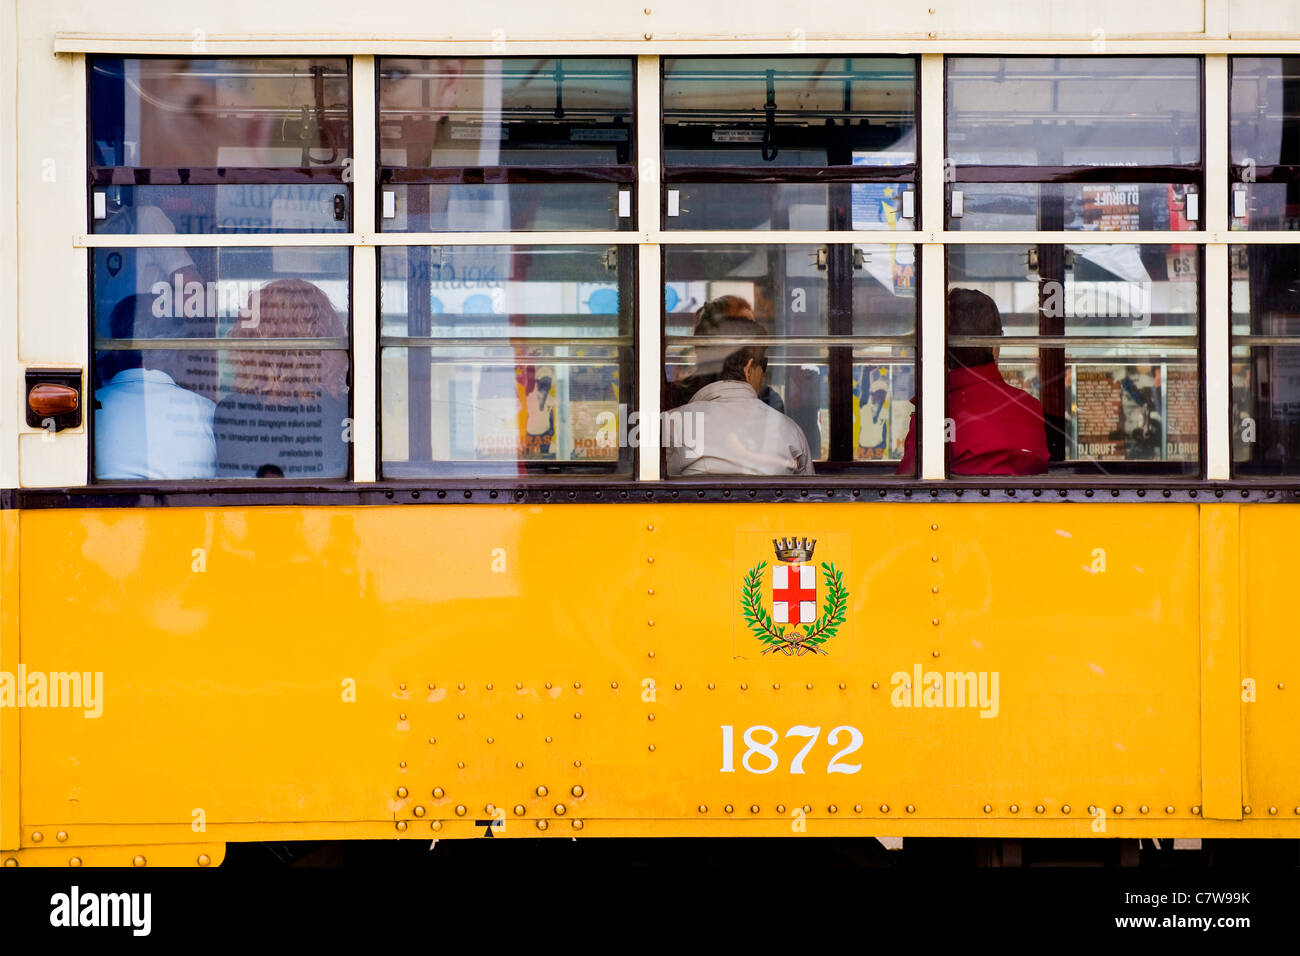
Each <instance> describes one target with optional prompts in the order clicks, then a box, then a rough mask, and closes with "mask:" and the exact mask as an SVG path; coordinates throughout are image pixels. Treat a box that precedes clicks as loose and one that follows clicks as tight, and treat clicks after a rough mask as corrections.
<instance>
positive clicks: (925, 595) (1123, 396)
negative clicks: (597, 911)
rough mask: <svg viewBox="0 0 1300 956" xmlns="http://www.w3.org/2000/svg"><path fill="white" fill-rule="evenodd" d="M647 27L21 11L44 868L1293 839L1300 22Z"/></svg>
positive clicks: (6, 770) (8, 831)
mask: <svg viewBox="0 0 1300 956" xmlns="http://www.w3.org/2000/svg"><path fill="white" fill-rule="evenodd" d="M645 3H646V4H649V5H648V6H643V5H641V4H638V5H636V6H635V7H633V6H631V5H626V4H624V5H610V4H593V3H586V2H575V3H570V4H569V5H568V6H567V7H566V8H565V9H564V11H563V13H562V15H560V16H556V15H555V14H554V13H552V12H551V11H549V10H546V9H543V8H541V7H536V6H530V5H527V4H521V3H510V2H501V3H487V4H474V5H469V6H463V7H445V6H443V7H437V6H430V5H427V4H414V3H407V2H397V3H395V4H389V5H387V6H386V7H384V8H383V10H382V11H378V12H376V11H373V10H369V9H362V8H360V7H358V6H357V5H355V4H348V3H337V2H334V0H315V2H312V3H303V2H298V0H292V2H284V3H276V4H264V5H262V6H261V7H259V8H257V9H252V8H238V9H236V8H230V9H224V8H219V7H204V8H199V7H198V6H196V5H193V4H174V3H162V2H157V0H139V2H135V3H132V4H129V5H108V4H94V3H83V2H74V0H46V2H43V3H35V2H30V0H0V21H2V22H3V31H2V32H0V169H2V170H4V182H5V184H6V187H7V188H6V189H5V190H4V197H3V199H0V394H3V395H4V396H6V398H5V401H4V402H3V403H0V489H2V490H0V559H2V560H0V859H2V860H3V862H4V864H5V865H48V866H80V865H103V866H127V865H132V864H134V865H137V866H144V865H198V866H209V865H217V864H220V863H221V862H222V860H223V859H224V856H225V852H226V847H227V845H229V844H232V843H248V842H260V841H272V840H274V841H288V840H318V841H319V840H390V839H415V840H430V839H431V838H432V839H450V838H476V837H482V836H484V835H488V834H491V835H493V836H496V837H500V838H511V837H538V836H541V837H557V836H558V837H566V838H568V837H612V836H620V837H637V836H645V837H655V836H771V837H786V838H791V839H797V838H800V837H805V836H870V837H879V838H884V839H886V840H897V839H898V838H903V839H907V838H912V837H972V838H997V839H1032V838H1058V837H1060V838H1079V839H1085V840H1086V839H1105V838H1116V837H1118V838H1130V839H1132V838H1156V839H1176V840H1177V839H1191V840H1196V839H1203V838H1239V837H1250V838H1259V837H1263V838H1291V839H1294V838H1296V837H1297V836H1300V757H1297V751H1296V748H1295V747H1294V745H1293V740H1292V736H1291V735H1292V733H1294V728H1295V727H1296V725H1297V723H1298V722H1300V651H1298V650H1297V647H1296V643H1295V641H1294V639H1293V633H1292V632H1291V630H1290V627H1291V625H1292V620H1293V609H1292V607H1291V599H1292V597H1294V592H1293V591H1292V590H1291V589H1292V587H1294V580H1293V578H1294V575H1293V572H1292V565H1291V561H1290V558H1291V552H1292V550H1293V542H1294V541H1295V539H1296V536H1297V534H1300V508H1297V507H1296V505H1295V503H1296V502H1300V447H1298V445H1300V424H1298V423H1300V419H1297V417H1296V416H1297V409H1300V375H1298V374H1297V372H1296V369H1297V368H1298V367H1300V365H1292V364H1291V359H1293V358H1295V357H1297V356H1300V326H1298V325H1296V322H1297V316H1300V243H1298V242H1297V241H1296V235H1297V233H1296V231H1295V230H1296V229H1297V228H1298V226H1297V223H1300V192H1298V191H1300V185H1298V184H1300V39H1296V37H1297V36H1300V12H1297V10H1296V9H1295V8H1293V7H1290V6H1285V5H1281V4H1278V3H1275V2H1272V0H1232V2H1228V0H1159V2H1155V3H1150V4H1146V5H1134V4H1130V3H1121V2H1112V0H1071V2H1068V3H1067V2H1064V0H1038V2H1033V3H1011V2H1006V0H996V2H995V0H930V3H929V4H928V5H927V4H896V3H882V2H875V0H873V2H871V3H868V4H866V5H865V6H864V5H863V4H840V3H832V4H822V5H819V6H816V7H801V8H800V9H798V10H793V9H791V8H790V7H789V6H788V5H782V4H776V3H771V2H766V0H764V2H760V3H757V4H751V5H750V6H749V7H748V8H747V9H746V14H745V16H744V17H743V19H741V18H737V17H736V15H735V11H734V10H731V9H728V8H725V7H724V6H723V5H701V4H688V3H682V2H679V0H645ZM955 289H966V290H973V291H975V292H978V293H980V295H981V296H982V300H981V301H983V300H988V301H990V302H992V303H994V304H995V305H996V307H997V308H996V314H997V315H998V316H999V317H1000V323H1001V325H1000V327H999V328H998V329H995V330H988V329H985V330H983V331H979V330H976V331H971V330H970V329H965V328H961V327H958V326H957V324H956V323H955V322H954V319H953V315H952V314H951V311H950V310H949V309H946V308H945V303H946V302H947V301H948V300H949V295H950V293H951V291H952V290H955ZM735 300H741V301H743V302H744V303H745V308H746V309H747V310H748V312H747V313H746V314H747V316H748V318H746V319H744V321H746V322H751V323H756V324H757V326H758V327H760V328H761V329H762V331H763V338H762V341H761V346H762V349H761V353H762V354H761V359H762V361H761V363H760V364H761V369H760V370H759V371H753V369H755V368H759V365H757V364H754V362H753V361H751V362H750V365H748V366H746V367H747V368H749V369H750V372H746V373H745V374H746V375H749V374H751V373H752V375H753V376H754V377H753V378H741V379H738V380H735V381H733V384H737V387H741V388H749V387H751V386H752V388H753V392H752V396H751V397H754V400H755V401H758V400H761V401H762V402H763V403H764V404H765V407H766V408H767V409H769V411H764V412H763V414H764V415H768V416H769V418H771V416H776V417H775V418H771V420H772V421H774V422H775V421H777V420H780V422H782V425H781V426H780V427H782V428H786V429H787V430H790V431H789V434H791V435H794V436H795V438H794V439H792V441H794V442H795V443H796V444H798V443H801V442H806V448H805V449H804V451H803V452H798V453H793V452H792V454H793V459H792V460H794V459H799V460H800V462H801V464H800V466H799V467H798V468H790V469H787V470H786V471H784V472H782V471H781V469H776V470H770V469H769V470H765V469H764V468H759V467H755V468H741V467H733V468H731V469H730V470H729V469H728V466H726V465H725V464H724V465H722V466H718V465H716V464H715V465H711V466H708V467H705V466H703V465H701V466H698V467H696V466H693V465H692V466H685V467H683V466H682V465H681V463H680V460H679V459H677V458H675V457H674V456H675V453H676V452H677V451H678V450H680V449H681V448H691V447H693V446H692V443H696V444H698V443H700V442H705V441H710V440H713V439H710V438H709V437H708V435H707V434H693V433H692V431H691V429H692V427H693V425H694V424H695V423H696V419H692V418H690V417H689V416H690V409H692V408H695V407H696V406H695V405H694V404H693V403H692V402H688V401H686V400H685V399H686V398H688V397H689V395H690V394H693V393H691V392H689V390H688V391H686V392H684V391H683V390H684V389H688V385H689V383H690V382H691V381H692V376H698V375H700V374H702V372H701V370H702V369H704V368H705V367H706V366H707V365H708V364H709V363H710V362H716V364H718V365H720V366H721V367H723V368H724V369H725V367H726V366H725V361H730V358H731V357H732V356H734V355H735V354H738V353H737V351H736V350H737V349H742V348H751V347H754V345H755V343H754V341H752V340H750V339H746V338H745V337H744V336H740V337H737V335H736V333H735V331H734V328H733V327H732V326H719V327H718V328H715V329H712V330H711V329H710V327H707V324H706V323H705V322H704V320H703V319H702V318H701V316H702V315H706V314H707V313H708V310H709V309H711V308H714V306H715V304H716V303H718V302H722V301H733V302H734V301H735ZM733 321H734V320H733ZM748 327H749V326H745V328H748ZM719 329H722V330H723V331H719ZM726 329H732V331H731V332H727V331H726ZM961 349H965V350H968V351H970V350H976V351H979V350H993V351H991V352H990V354H991V355H992V356H994V358H992V359H989V360H988V361H990V362H993V363H994V364H993V367H994V368H995V371H996V374H997V375H998V376H1000V380H1001V381H1002V383H1003V384H1002V385H1001V386H999V387H1003V388H1006V389H1010V391H1008V392H1005V393H1004V394H1006V395H1013V396H1015V397H1014V398H1013V399H1012V401H1013V402H1015V403H1021V404H1023V405H1024V407H1032V408H1033V409H1035V410H1036V411H1035V414H1036V415H1037V416H1039V417H1038V421H1039V423H1040V424H1039V426H1038V428H1039V431H1040V432H1041V434H1042V436H1043V439H1044V440H1045V451H1044V452H1043V461H1044V462H1045V464H1043V465H1042V467H1041V468H1036V469H1032V470H1029V471H1031V472H1032V473H1027V471H1026V470H1023V469H1021V470H1017V469H1016V468H1004V467H1002V466H1000V465H997V464H990V463H989V462H988V461H987V460H986V461H985V463H984V465H969V464H968V465H965V466H963V465H960V464H959V460H958V458H957V457H954V456H955V454H956V452H955V449H956V447H957V446H958V445H959V444H960V442H961V441H963V440H964V437H963V436H964V435H965V434H969V433H964V432H963V431H962V427H963V426H961V425H960V424H959V419H958V417H957V416H956V412H955V411H954V406H953V403H954V401H955V400H954V399H953V395H954V392H953V390H952V384H951V381H952V380H951V378H950V376H951V374H952V373H951V372H949V371H948V368H949V364H950V363H951V361H952V358H951V356H952V355H953V354H954V350H961ZM754 356H755V357H760V356H759V353H757V352H756V353H754ZM724 360H725V361H724ZM724 378H725V375H724ZM946 383H947V384H946ZM693 387H696V388H698V387H699V382H698V381H696V383H695V386H693ZM747 394H748V393H747ZM945 395H947V403H946V400H945ZM1025 396H1032V399H1029V398H1025ZM200 421H201V422H202V423H203V426H202V427H201V428H200V427H198V425H196V424H195V423H196V422H200ZM774 427H775V426H774ZM954 430H955V431H956V434H954ZM714 434H715V435H716V434H717V432H716V430H715V432H714ZM742 444H743V436H742ZM701 447H702V446H701ZM792 447H793V446H792ZM1293 452H1294V453H1293ZM719 456H720V459H725V458H726V455H725V454H722V453H715V459H719ZM801 456H802V457H801ZM778 457H780V456H778ZM783 467H784V466H783ZM791 472H795V473H791Z"/></svg>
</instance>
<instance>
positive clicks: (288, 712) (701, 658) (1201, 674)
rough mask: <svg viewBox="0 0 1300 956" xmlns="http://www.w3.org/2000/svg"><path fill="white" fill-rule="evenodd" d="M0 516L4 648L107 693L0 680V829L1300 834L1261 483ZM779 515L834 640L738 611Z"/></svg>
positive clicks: (205, 836)
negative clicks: (1020, 492) (15, 693)
mask: <svg viewBox="0 0 1300 956" xmlns="http://www.w3.org/2000/svg"><path fill="white" fill-rule="evenodd" d="M0 517H2V520H3V522H4V523H3V525H0V528H3V529H4V531H5V534H4V536H3V538H2V539H0V540H3V541H4V542H5V556H6V562H5V573H4V576H3V578H2V579H0V580H3V587H4V591H3V594H0V609H3V610H0V613H2V614H3V615H5V616H4V617H3V618H0V622H3V624H4V627H3V630H0V655H2V656H3V660H4V661H5V667H6V668H14V667H16V666H17V664H18V663H19V661H18V660H17V658H18V656H20V657H21V661H20V662H21V664H22V666H23V667H24V668H25V670H26V673H27V674H29V675H30V674H34V673H42V674H50V673H64V674H66V673H70V672H73V671H76V672H79V673H81V674H88V675H95V674H102V681H103V684H102V686H103V691H102V697H101V699H100V700H99V701H98V703H97V704H96V706H97V707H98V708H99V709H100V713H99V715H98V716H95V715H94V714H93V712H92V710H93V708H91V707H87V706H84V705H85V704H86V701H82V704H83V706H82V707H80V708H78V707H75V706H68V705H64V706H49V704H50V703H52V701H49V700H47V702H46V706H29V707H25V708H23V709H9V708H5V709H3V710H0V721H3V723H2V724H0V726H2V727H3V728H5V732H6V733H10V731H11V730H12V728H14V727H15V725H17V726H19V727H20V733H21V748H22V754H23V759H22V762H21V764H20V765H19V766H18V768H17V772H18V777H17V779H18V780H19V781H20V784H21V792H20V793H17V794H11V789H10V788H12V785H13V781H14V780H15V772H14V767H13V765H12V764H11V762H10V761H11V753H12V750H11V746H12V744H11V740H10V737H8V736H7V737H5V738H4V740H5V743H6V747H5V749H4V751H3V753H0V760H2V761H3V764H4V765H3V767H0V771H3V774H4V776H3V778H2V779H3V780H4V781H5V786H6V789H5V790H4V791H3V792H4V793H6V794H11V795H10V796H9V797H7V798H6V803H5V813H6V821H5V826H6V831H5V832H9V831H8V829H7V828H9V827H13V830H14V832H16V833H17V834H18V837H19V838H18V840H17V841H16V842H17V844H18V845H19V846H20V847H21V849H20V851H19V852H18V854H16V857H17V858H18V859H20V860H21V861H25V857H26V855H27V854H28V853H29V851H37V852H38V853H40V854H41V855H42V859H44V858H45V856H47V855H48V853H47V851H48V850H49V849H50V847H51V845H52V843H53V841H54V840H55V835H56V834H58V833H60V832H62V833H64V834H65V839H64V840H63V841H60V843H59V846H61V847H64V848H66V847H74V846H111V847H122V846H128V845H146V844H149V845H169V846H178V847H183V848H185V852H186V853H188V852H189V850H190V849H191V848H192V846H190V845H199V844H202V845H205V846H206V845H215V844H224V843H227V842H236V841H247V840H267V839H328V838H335V839H362V838H372V839H373V838H390V837H391V838H420V839H428V838H430V837H435V838H456V837H481V836H483V835H484V834H485V833H486V832H487V826H488V824H489V822H492V821H495V823H496V826H497V827H499V829H498V830H496V831H495V835H497V836H502V837H511V836H565V837H568V836H619V835H622V836H626V835H670V834H686V835H704V834H714V835H786V836H798V835H803V834H812V835H823V836H829V835H840V834H857V835H873V836H884V835H901V836H920V835H931V836H1019V837H1032V836H1054V837H1055V836H1063V837H1091V836H1110V837H1114V836H1125V837H1136V836H1236V835H1243V836H1244V835H1248V836H1284V835H1285V836H1296V835H1297V834H1298V833H1300V811H1297V810H1296V808H1297V807H1300V761H1298V760H1297V759H1296V757H1295V755H1294V749H1293V748H1292V747H1291V740H1292V737H1293V733H1294V731H1293V728H1294V726H1295V724H1296V718H1297V716H1300V715H1297V711H1296V707H1295V705H1294V704H1292V703H1290V701H1291V697H1290V696H1289V695H1290V694H1293V693H1295V692H1296V690H1297V689H1300V678H1298V677H1297V675H1295V670H1296V663H1297V660H1296V657H1297V651H1296V648H1295V644H1294V641H1293V640H1291V639H1290V637H1289V632H1288V630H1287V626H1288V624H1289V620H1290V618H1289V607H1288V599H1289V597H1290V594H1291V591H1293V588H1291V590H1290V591H1289V590H1288V588H1289V585H1290V581H1289V578H1288V571H1287V570H1286V568H1287V564H1286V561H1285V555H1286V554H1287V553H1288V550H1289V547H1290V544H1289V542H1291V541H1293V540H1294V539H1295V533H1296V531H1297V530H1300V529H1297V527H1295V525H1296V523H1297V522H1300V511H1296V510H1294V509H1292V508H1290V507H1288V506H1280V505H1259V506H1240V507H1238V506H1228V505H1221V504H1219V505H1194V504H1187V505H1180V504H1153V505H1146V504H1105V505H1102V504H1083V505H1080V504H1047V503H1035V504H1033V505H1032V506H1030V505H1027V504H1026V505H1015V504H1010V503H1007V504H992V503H976V502H970V503H961V504H925V503H916V504H899V505H894V504H878V503H877V504H869V505H868V504H866V503H863V502H856V503H852V502H845V503H842V504H803V505H800V506H798V507H791V506H773V505H758V504H754V505H750V504H719V505H712V504H687V505H649V504H646V505H633V504H620V505H606V506H600V505H595V506H590V505H555V506H545V507H527V506H508V505H503V506H495V505H490V506H489V505H462V506H457V505H439V506H432V507H425V506H387V507H377V508H342V507H338V508H324V507H321V508H303V509H293V508H227V509H217V508H213V509H173V508H156V509H122V510H104V511H76V510H41V511H25V512H7V513H5V514H4V515H3V516H0ZM1238 523H1240V529H1241V530H1240V533H1238ZM19 527H20V529H21V535H19V534H18V533H17V529H18V528H19ZM789 536H796V537H800V538H802V537H808V538H815V539H816V540H817V545H816V549H815V552H814V555H813V563H814V564H817V565H820V564H822V562H825V563H827V564H828V565H833V569H832V570H833V571H835V572H838V573H839V574H840V575H842V578H841V580H842V582H843V588H844V589H846V590H847V592H848V593H847V599H846V604H847V611H846V613H845V620H844V623H843V624H842V625H840V626H839V627H838V629H837V631H836V633H835V634H834V636H832V637H830V638H829V639H828V640H827V641H826V642H825V643H824V644H822V645H821V648H822V650H824V651H825V653H824V654H823V653H817V652H806V653H803V654H799V653H795V652H794V651H795V648H789V647H787V648H784V650H790V651H791V653H790V654H786V653H784V652H783V650H782V649H778V650H775V651H770V650H769V652H768V653H763V652H764V650H765V647H766V646H765V645H764V644H763V643H761V642H760V641H759V639H758V638H757V637H755V636H754V634H753V633H752V631H751V630H750V628H749V626H748V625H747V623H746V621H745V618H744V616H743V613H742V608H741V600H742V586H743V583H744V580H745V578H746V575H747V574H749V573H750V572H751V571H752V572H754V573H756V574H757V575H758V579H759V580H761V582H762V583H761V585H760V586H759V588H758V594H759V601H760V603H761V604H762V605H763V607H764V608H765V609H766V611H768V612H769V613H770V612H771V610H772V593H771V590H772V583H771V571H770V568H771V566H772V565H774V564H778V563H781V562H778V560H777V557H776V555H775V554H774V550H773V547H772V539H773V538H779V537H789ZM15 550H16V552H17V554H18V561H17V562H16V563H17V564H18V565H19V567H18V568H17V569H15V567H14V565H15V562H14V561H13V560H11V559H10V556H11V555H12V554H13V553H15ZM760 562H766V567H763V568H759V567H758V566H759V564H760ZM1239 566H1240V569H1241V571H1240V580H1241V582H1243V583H1242V584H1241V585H1239V581H1238V577H1239V574H1238V570H1237V569H1238V567H1239ZM755 569H758V570H756V571H755ZM817 576H818V581H817V589H818V593H817V602H818V605H819V607H820V605H821V604H822V603H823V602H824V601H825V600H826V598H827V596H828V594H827V584H828V583H830V582H829V581H828V580H827V578H826V577H825V575H824V573H823V571H822V570H821V569H820V568H819V569H818V572H817ZM15 594H17V597H18V602H17V609H16V610H15V600H14V599H15ZM15 618H16V619H17V624H18V627H19V628H20V635H19V640H20V655H15V652H14V649H15V640H14V631H15V626H14V620H15ZM1238 619H1240V625H1239V624H1238ZM1243 667H1244V669H1243ZM1251 675H1253V676H1254V678H1255V680H1256V682H1257V686H1258V689H1259V691H1258V700H1257V701H1256V702H1254V703H1245V702H1243V701H1242V700H1241V693H1240V681H1241V679H1242V678H1243V677H1245V676H1251ZM87 680H88V681H91V678H87ZM1276 685H1282V686H1281V687H1279V686H1276ZM86 686H87V687H89V686H91V683H87V685H86ZM1283 687H1285V688H1286V689H1283ZM967 691H969V696H967ZM1243 721H1244V724H1243ZM1243 726H1244V727H1245V738H1244V751H1243V744H1242V733H1243V730H1242V728H1243ZM727 727H729V728H731V730H730V731H729V732H728V731H726V730H724V728H727ZM762 728H770V730H766V729H762ZM747 733H748V739H747V738H746V735H747ZM728 736H729V738H730V740H731V754H730V757H729V758H728V756H727V755H726V752H725V750H724V741H725V740H727V739H728ZM769 743H770V748H769V747H768V746H767V745H768V744H769ZM750 744H753V745H754V746H752V747H751V746H750ZM855 745H856V746H855ZM769 749H770V755H769ZM801 752H802V754H803V756H802V759H799V755H800V753H801ZM1243 752H1244V754H1245V759H1244V767H1243V759H1242V754H1243ZM1234 761H1235V763H1234ZM769 766H770V767H772V769H771V770H770V771H768V769H767V768H768V767H769ZM798 771H802V772H798ZM15 800H17V802H18V804H19V805H18V807H17V809H18V814H19V817H20V821H19V825H18V826H16V827H14V825H13V824H12V822H11V821H12V819H13V810H14V808H13V803H14V802H15ZM1252 801H1253V803H1255V804H1256V806H1254V807H1252V811H1253V812H1252V813H1250V814H1244V815H1243V814H1242V812H1240V810H1239V808H1238V810H1237V811H1236V812H1234V802H1245V803H1248V804H1249V803H1251V802H1252ZM1067 808H1068V810H1067ZM1270 808H1272V809H1273V810H1274V811H1275V812H1269V811H1270ZM1238 817H1240V819H1236V818H1238ZM37 833H39V834H41V837H40V839H39V840H38V839H37V838H36V834H37ZM5 849H7V850H13V849H14V841H12V840H6V843H5ZM55 849H56V850H58V852H60V853H62V852H63V851H62V850H61V849H58V847H57V846H56V847H55ZM4 855H5V856H6V857H9V856H15V854H13V853H9V854H4ZM81 856H82V857H83V859H85V860H86V861H87V865H90V864H89V861H90V857H87V856H86V855H85V854H81Z"/></svg>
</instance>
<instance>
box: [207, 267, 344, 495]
mask: <svg viewBox="0 0 1300 956" xmlns="http://www.w3.org/2000/svg"><path fill="white" fill-rule="evenodd" d="M247 311H248V313H249V314H248V317H247V318H244V319H241V320H240V322H239V323H238V324H237V325H236V327H235V328H234V329H232V330H231V333H230V337H231V338H234V339H258V338H260V339H318V338H342V337H344V336H346V334H347V327H346V324H345V322H344V320H343V318H342V316H340V315H339V314H338V313H337V312H336V311H335V310H334V307H333V306H332V305H331V304H330V301H329V298H328V297H327V296H326V295H325V293H324V292H322V291H321V290H320V289H319V288H317V287H316V286H315V285H313V284H312V283H310V282H306V281H304V280H302V279H278V280H276V281H274V282H271V283H268V284H267V285H266V286H264V287H263V288H262V289H260V290H259V291H257V292H254V293H253V295H252V296H251V297H250V301H249V307H248V310H247ZM234 371H235V375H234V390H233V391H232V392H231V393H230V394H229V395H227V396H226V397H225V398H224V399H223V400H222V401H221V402H220V403H219V404H218V405H217V413H216V418H215V428H216V435H217V475H218V477H226V478H236V477H247V478H253V477H258V478H264V477H274V478H281V477H283V478H313V479H315V478H343V477H346V476H347V470H348V448H347V445H348V440H349V438H350V431H351V429H350V424H351V422H350V419H349V417H348V385H347V375H348V353H347V351H346V349H340V348H337V347H336V348H334V349H240V350H238V351H235V352H234Z"/></svg>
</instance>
